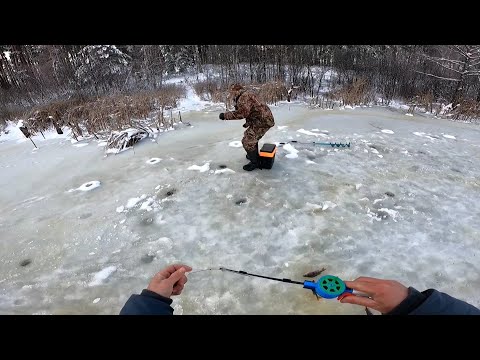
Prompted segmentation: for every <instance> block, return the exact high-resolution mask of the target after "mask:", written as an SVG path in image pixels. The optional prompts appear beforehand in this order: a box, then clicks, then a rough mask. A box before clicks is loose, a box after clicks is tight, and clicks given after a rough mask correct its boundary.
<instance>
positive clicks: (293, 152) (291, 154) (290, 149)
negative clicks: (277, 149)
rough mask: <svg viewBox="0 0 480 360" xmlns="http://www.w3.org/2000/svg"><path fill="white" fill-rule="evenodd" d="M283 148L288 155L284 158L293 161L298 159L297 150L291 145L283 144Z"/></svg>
mask: <svg viewBox="0 0 480 360" xmlns="http://www.w3.org/2000/svg"><path fill="white" fill-rule="evenodd" d="M283 148H284V149H285V151H288V152H289V154H287V155H285V157H287V158H289V159H295V158H297V157H298V155H297V154H298V150H297V149H295V148H294V147H293V146H292V145H291V144H285V145H283Z"/></svg>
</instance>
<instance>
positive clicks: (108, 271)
mask: <svg viewBox="0 0 480 360" xmlns="http://www.w3.org/2000/svg"><path fill="white" fill-rule="evenodd" d="M116 270H117V267H116V266H113V265H112V266H108V267H106V268H105V269H102V270H100V271H99V272H97V273H96V274H94V275H93V280H92V281H90V282H89V283H88V286H97V285H101V284H102V283H103V281H104V280H106V279H107V278H108V277H109V276H110V275H112V274H113V273H114V272H115V271H116Z"/></svg>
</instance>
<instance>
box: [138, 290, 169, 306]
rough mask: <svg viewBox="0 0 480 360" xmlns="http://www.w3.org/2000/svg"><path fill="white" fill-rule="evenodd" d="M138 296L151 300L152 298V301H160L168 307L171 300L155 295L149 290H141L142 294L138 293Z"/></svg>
mask: <svg viewBox="0 0 480 360" xmlns="http://www.w3.org/2000/svg"><path fill="white" fill-rule="evenodd" d="M140 295H142V296H148V297H151V298H154V299H157V300H161V301H163V302H165V303H167V304H168V305H170V304H171V303H172V302H173V300H172V299H170V298H167V297H165V296H162V295H160V294H157V293H156V292H154V291H151V290H147V289H143V290H142V292H141V293H140Z"/></svg>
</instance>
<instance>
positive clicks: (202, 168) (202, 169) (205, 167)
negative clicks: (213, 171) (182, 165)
mask: <svg viewBox="0 0 480 360" xmlns="http://www.w3.org/2000/svg"><path fill="white" fill-rule="evenodd" d="M187 170H198V171H200V172H205V171H208V170H210V163H209V162H207V163H205V164H203V165H202V166H198V165H192V166H190V167H189V168H188V169H187Z"/></svg>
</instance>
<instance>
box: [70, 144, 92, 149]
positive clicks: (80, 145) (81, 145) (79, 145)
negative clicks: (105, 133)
mask: <svg viewBox="0 0 480 360" xmlns="http://www.w3.org/2000/svg"><path fill="white" fill-rule="evenodd" d="M88 144H89V143H84V144H74V145H73V146H75V147H79V148H80V147H84V146H87V145H88Z"/></svg>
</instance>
